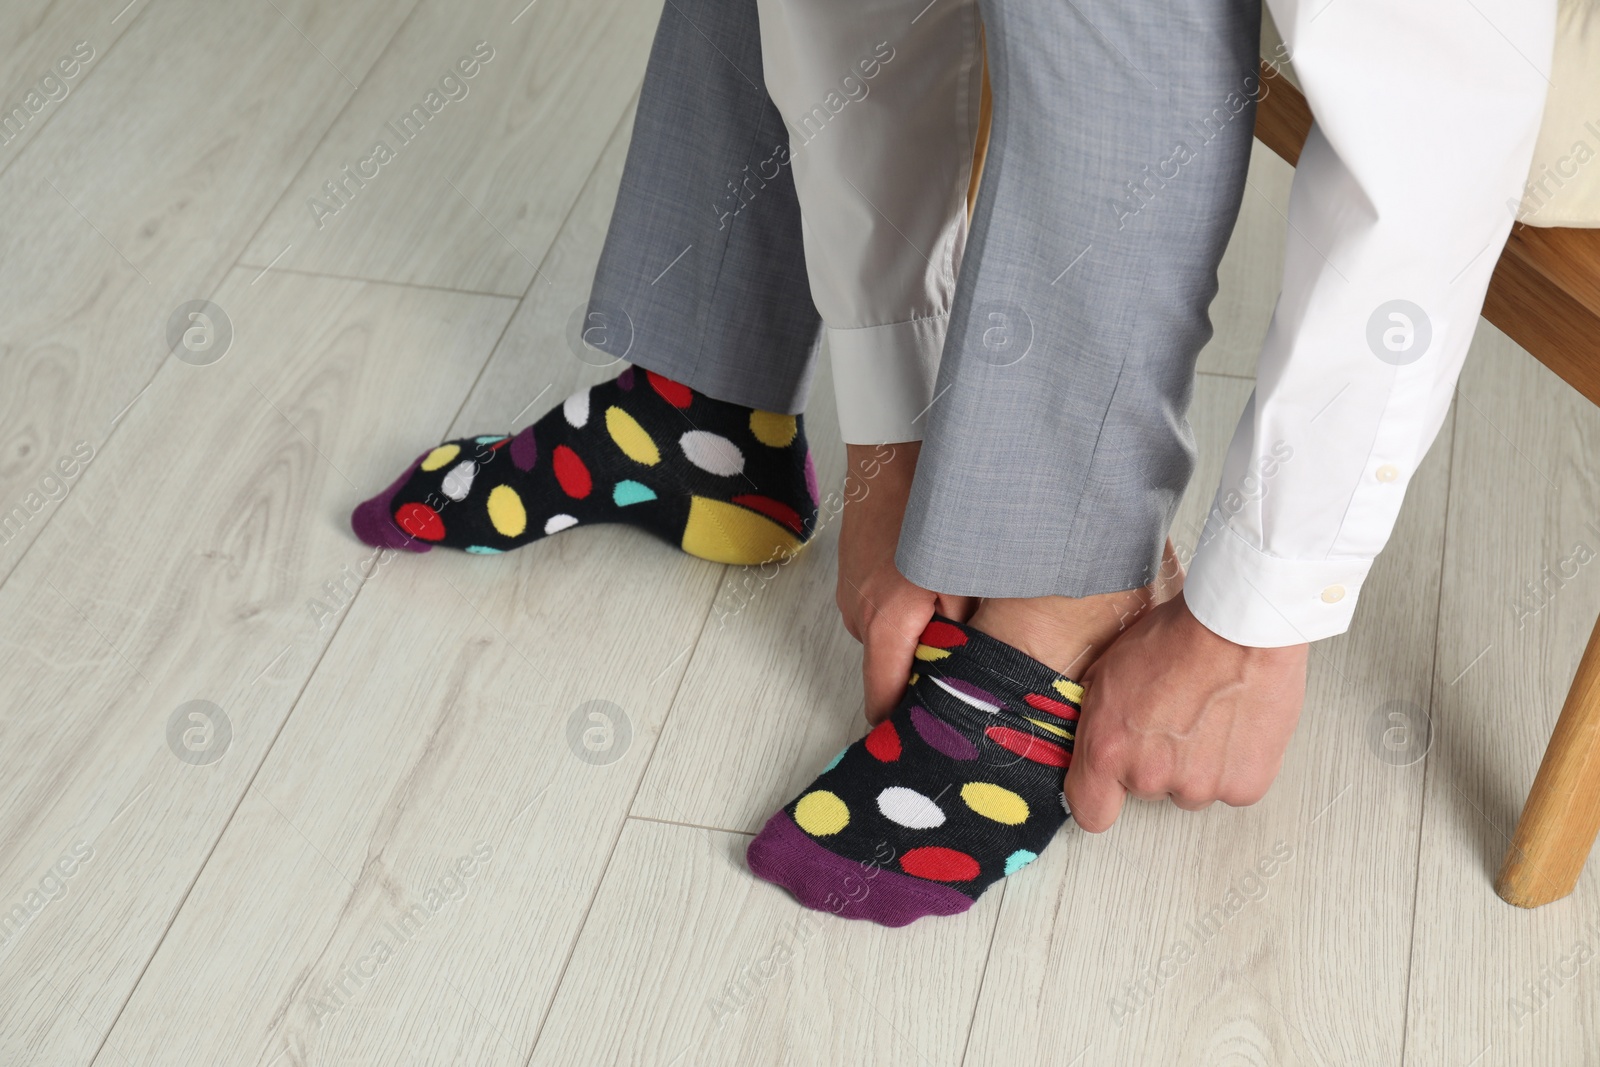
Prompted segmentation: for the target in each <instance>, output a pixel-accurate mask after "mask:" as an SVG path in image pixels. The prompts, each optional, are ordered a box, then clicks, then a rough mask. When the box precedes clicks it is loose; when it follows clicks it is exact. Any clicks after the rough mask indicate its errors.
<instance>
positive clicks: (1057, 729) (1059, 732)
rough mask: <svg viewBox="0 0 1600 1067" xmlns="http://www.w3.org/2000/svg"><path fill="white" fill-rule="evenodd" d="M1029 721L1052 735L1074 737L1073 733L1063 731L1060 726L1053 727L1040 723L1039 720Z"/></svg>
mask: <svg viewBox="0 0 1600 1067" xmlns="http://www.w3.org/2000/svg"><path fill="white" fill-rule="evenodd" d="M1028 721H1029V722H1031V723H1033V725H1035V726H1037V727H1038V728H1039V729H1041V730H1047V731H1049V732H1050V733H1053V734H1055V735H1056V736H1057V737H1071V736H1072V731H1070V730H1063V729H1062V728H1061V727H1059V726H1051V725H1050V724H1049V723H1047V722H1040V721H1039V720H1038V719H1029V720H1028Z"/></svg>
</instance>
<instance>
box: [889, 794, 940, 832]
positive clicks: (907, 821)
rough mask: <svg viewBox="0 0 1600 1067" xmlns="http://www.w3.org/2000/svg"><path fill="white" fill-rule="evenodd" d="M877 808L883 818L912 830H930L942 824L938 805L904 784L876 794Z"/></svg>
mask: <svg viewBox="0 0 1600 1067" xmlns="http://www.w3.org/2000/svg"><path fill="white" fill-rule="evenodd" d="M878 810H879V811H881V812H883V815H884V818H886V819H890V820H892V821H894V822H897V823H899V824H900V825H901V826H906V827H910V828H911V829H913V830H931V829H933V828H934V827H935V826H943V825H944V812H942V811H940V810H939V805H937V804H935V803H934V802H933V801H931V800H929V799H928V798H927V797H925V796H923V795H922V794H921V793H919V792H917V791H916V790H915V789H907V788H905V787H904V786H900V785H892V786H890V787H889V788H888V789H885V790H884V791H883V792H881V793H879V794H878Z"/></svg>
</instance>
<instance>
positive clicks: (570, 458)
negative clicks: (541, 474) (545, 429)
mask: <svg viewBox="0 0 1600 1067" xmlns="http://www.w3.org/2000/svg"><path fill="white" fill-rule="evenodd" d="M550 464H551V466H553V467H554V468H555V471H556V481H558V482H560V483H561V491H562V492H563V493H566V494H567V495H568V496H570V497H574V498H576V499H578V500H582V499H583V498H584V497H586V496H588V495H589V490H591V489H593V488H594V480H593V479H592V478H590V477H589V468H588V467H585V466H584V465H583V460H581V459H579V458H578V454H577V453H576V452H574V451H573V450H572V449H570V448H568V447H567V446H566V445H556V449H555V451H554V452H552V453H551V454H550Z"/></svg>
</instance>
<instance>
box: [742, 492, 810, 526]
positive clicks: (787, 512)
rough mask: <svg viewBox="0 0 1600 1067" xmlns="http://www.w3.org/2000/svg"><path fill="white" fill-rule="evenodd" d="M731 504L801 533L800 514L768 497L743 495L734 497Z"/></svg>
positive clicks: (753, 494) (752, 494)
mask: <svg viewBox="0 0 1600 1067" xmlns="http://www.w3.org/2000/svg"><path fill="white" fill-rule="evenodd" d="M733 502H734V503H735V504H738V505H739V506H740V507H743V508H749V509H750V510H751V511H759V512H760V513H761V514H763V515H765V516H766V517H767V518H769V519H771V520H772V521H773V522H781V523H782V524H783V525H785V526H787V527H789V529H791V530H793V531H794V532H795V533H800V532H801V522H800V513H799V512H798V511H796V510H795V509H794V508H791V507H790V506H789V505H788V504H785V503H783V502H782V501H779V500H774V499H772V498H771V497H770V496H757V495H756V494H755V493H745V494H744V495H742V496H736V497H734V498H733Z"/></svg>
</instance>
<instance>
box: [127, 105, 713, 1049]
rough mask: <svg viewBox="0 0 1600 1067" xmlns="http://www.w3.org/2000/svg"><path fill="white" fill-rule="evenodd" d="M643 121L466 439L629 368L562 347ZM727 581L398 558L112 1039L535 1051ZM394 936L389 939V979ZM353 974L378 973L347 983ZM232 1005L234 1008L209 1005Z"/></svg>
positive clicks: (602, 560) (320, 677)
mask: <svg viewBox="0 0 1600 1067" xmlns="http://www.w3.org/2000/svg"><path fill="white" fill-rule="evenodd" d="M630 131H631V127H630V125H629V124H628V123H626V122H624V123H622V124H621V125H619V126H617V127H616V128H615V129H614V130H613V131H612V136H611V141H610V144H609V145H608V148H607V151H606V153H605V155H604V156H603V157H602V160H601V163H600V165H599V166H598V167H597V168H596V169H595V173H594V174H593V176H592V177H591V181H590V184H589V187H588V189H587V190H586V192H585V195H584V197H583V198H582V199H581V200H580V202H579V204H578V206H577V207H576V208H575V210H574V212H573V214H572V216H571V217H570V218H569V219H568V221H567V225H566V226H565V227H564V228H563V230H562V232H561V235H560V237H559V239H558V240H557V242H556V244H555V247H554V248H553V249H552V253H551V256H550V257H549V258H548V259H547V260H546V261H545V262H544V263H543V264H542V266H541V270H542V271H543V272H544V273H546V274H547V275H549V276H550V277H551V278H552V279H555V280H554V281H553V282H552V286H551V292H550V294H549V295H548V296H547V295H546V294H545V291H544V290H543V288H542V287H541V288H539V289H536V291H535V294H534V295H531V296H530V297H529V299H528V300H527V301H525V302H524V303H523V304H522V306H521V307H520V308H519V311H518V314H517V322H516V323H515V324H514V325H512V326H511V327H509V328H508V329H507V331H506V333H505V335H504V337H503V338H502V340H501V342H500V344H499V347H498V348H497V350H496V354H495V357H494V360H495V363H496V364H498V365H497V366H496V367H493V368H491V369H490V370H489V371H487V372H486V373H485V374H484V375H483V376H482V377H481V378H480V379H479V380H478V382H477V385H476V388H475V391H474V394H473V399H472V400H471V401H470V402H469V403H468V404H467V405H466V407H465V408H464V410H463V411H462V413H461V415H460V416H459V418H458V419H457V420H456V424H455V426H454V427H453V428H452V430H451V434H452V435H456V434H468V433H472V432H474V431H488V430H492V429H496V428H499V429H504V428H506V427H507V426H508V425H510V424H511V422H512V420H514V419H516V417H517V410H518V409H519V408H521V407H524V406H526V405H527V404H528V403H529V399H530V394H532V395H537V389H535V386H536V385H537V386H539V388H543V386H551V388H550V389H549V390H548V392H547V393H546V395H545V397H544V398H541V399H540V400H539V401H538V402H537V404H536V412H537V413H542V412H543V411H544V410H546V409H547V408H549V407H552V406H554V405H555V404H556V403H559V401H560V399H561V398H562V397H564V396H565V395H566V393H567V391H569V390H570V389H572V388H575V387H577V385H578V384H579V383H580V382H586V381H589V380H593V379H595V378H596V377H605V376H609V375H611V374H614V373H615V370H614V369H612V368H599V367H594V366H590V365H589V364H586V363H583V362H582V361H580V360H578V359H576V358H574V357H573V356H572V354H571V353H570V352H568V351H567V350H566V348H565V346H564V339H563V335H564V330H565V325H566V321H567V318H568V315H567V311H569V310H570V308H569V307H568V301H569V299H570V298H571V297H572V296H573V294H575V293H577V292H578V291H580V290H581V289H583V288H585V287H586V285H587V279H588V277H589V276H590V275H591V274H592V272H593V269H594V264H595V261H596V259H597V258H598V255H599V249H600V243H601V240H602V238H603V236H604V230H605V221H606V219H607V218H608V217H609V214H610V208H611V204H612V202H613V200H614V198H615V194H616V187H617V183H618V181H619V179H620V175H621V170H622V164H623V159H624V156H625V152H626V147H627V141H628V134H629V133H630ZM270 277H273V276H271V275H269V278H270ZM282 277H284V278H295V277H296V276H295V275H289V274H285V275H282ZM262 284H266V283H265V282H263V283H262ZM315 284H320V285H341V284H349V283H339V282H331V281H327V280H322V279H317V280H315ZM378 288H387V287H378ZM470 380H471V379H470V378H464V379H463V382H466V381H470ZM541 383H542V384H541ZM394 421H395V422H396V423H397V424H398V427H399V429H398V430H397V431H395V433H393V434H390V435H386V437H385V440H383V441H380V442H374V444H373V446H372V447H373V450H374V451H376V452H382V453H385V454H386V458H387V463H388V467H387V468H386V469H385V470H386V473H385V474H384V475H382V476H380V477H379V478H377V479H375V480H374V481H373V482H372V483H371V484H372V485H373V486H374V487H376V486H377V485H379V484H381V483H382V482H384V481H387V480H388V477H389V473H391V472H392V470H393V469H394V468H395V467H398V466H400V465H403V464H404V463H405V462H406V460H407V459H408V458H410V457H411V456H412V455H415V454H416V453H417V452H418V451H420V450H421V449H422V448H424V447H426V446H427V445H428V444H431V443H432V442H433V441H434V440H436V436H435V435H434V434H433V433H432V432H430V431H427V430H426V427H425V426H424V425H423V424H422V423H421V422H419V421H418V420H415V419H409V418H397V419H395V420H394ZM522 421H526V417H524V418H523V420H522ZM402 434H403V435H404V437H405V438H406V440H405V443H404V444H403V445H401V446H398V449H397V448H396V447H393V446H392V445H391V441H390V439H391V438H392V437H394V436H399V435H402ZM722 570H723V568H721V567H720V566H717V565H713V564H710V563H706V562H704V561H701V560H695V559H691V558H689V557H687V556H684V555H683V554H682V553H681V552H678V551H676V550H675V549H674V548H672V547H671V546H669V545H666V544H663V543H660V542H657V541H655V540H653V539H651V538H649V537H647V536H646V535H644V534H641V533H639V532H638V531H634V530H628V529H621V528H612V527H605V528H598V529H591V530H585V531H581V532H578V533H575V534H568V535H566V536H563V537H560V538H555V539H553V540H551V541H548V542H544V543H541V544H539V545H535V546H532V547H530V548H528V549H525V550H523V551H520V552H517V553H512V554H509V555H506V556H499V557H494V558H483V557H476V556H468V555H465V554H458V553H449V552H436V553H433V554H431V555H429V556H427V557H425V558H422V559H417V558H414V557H404V558H400V559H397V560H395V561H393V562H390V563H388V564H387V565H386V566H385V567H384V568H383V570H382V571H381V575H382V577H381V578H377V579H374V580H372V581H371V582H370V583H369V584H368V585H367V586H365V587H363V590H362V592H361V595H360V597H359V598H358V599H357V600H356V602H355V605H354V606H353V607H352V608H350V609H349V613H348V614H349V619H348V622H347V623H346V624H345V628H344V629H342V630H341V633H342V634H344V635H345V636H344V637H343V639H342V640H338V641H336V642H335V643H334V645H333V646H332V647H331V648H330V649H329V650H328V653H327V655H326V656H325V657H324V658H323V659H322V661H321V664H320V666H319V668H318V670H317V673H316V676H315V678H314V679H313V680H312V682H311V684H310V685H309V687H308V688H307V689H306V692H305V694H304V696H303V697H302V698H301V699H300V701H299V703H298V705H297V707H296V711H295V714H294V716H293V718H292V720H291V721H290V722H289V724H288V725H287V726H285V727H284V729H283V731H282V734H281V736H280V737H279V739H278V740H277V742H276V744H275V745H274V748H273V751H272V754H271V756H270V758H269V760H268V761H267V763H266V765H265V766H264V767H263V769H262V771H261V774H260V776H259V778H258V779H257V781H256V783H255V786H254V788H253V789H252V790H251V792H250V794H249V796H248V797H247V798H246V800H245V802H244V804H243V805H242V806H241V808H240V813H239V816H238V818H237V819H236V820H235V822H234V824H233V825H232V826H230V828H229V831H228V833H227V835H226V836H225V837H224V838H223V840H222V841H221V842H220V843H219V845H218V847H217V849H216V852H215V854H214V855H213V857H212V858H211V860H210V862H209V863H208V864H207V866H206V870H205V872H204V874H203V875H202V877H201V879H200V881H199V882H198V884H197V885H196V886H195V889H194V890H193V892H192V893H191V894H190V896H189V898H188V900H187V902H186V903H185V907H184V909H183V912H182V913H181V914H180V916H179V917H178V920H177V921H176V923H175V924H174V926H173V929H172V932H171V934H170V936H169V937H168V938H167V939H166V941H165V942H164V943H163V945H162V947H161V951H160V952H159V953H157V955H156V958H155V959H154V960H153V961H152V963H151V965H150V968H149V970H148V972H147V973H146V975H145V977H144V979H143V980H142V981H141V982H140V985H139V988H138V990H137V991H136V992H135V994H134V996H133V998H132V1000H131V1001H130V1003H129V1006H128V1009H127V1011H126V1012H125V1013H124V1014H123V1016H122V1017H121V1019H120V1020H119V1022H118V1025H117V1028H116V1030H115V1031H114V1032H113V1033H112V1035H111V1042H112V1043H113V1044H114V1045H115V1047H116V1048H117V1049H119V1050H121V1051H122V1052H123V1053H124V1054H125V1055H128V1056H130V1057H132V1058H134V1059H141V1058H146V1057H151V1058H163V1057H166V1056H169V1055H172V1054H173V1052H172V1050H174V1049H179V1050H182V1051H183V1053H184V1054H185V1055H187V1056H191V1057H193V1058H194V1059H195V1060H197V1061H199V1060H206V1061H211V1060H215V1059H218V1058H222V1057H225V1056H229V1055H232V1053H233V1050H235V1049H243V1050H247V1057H248V1058H252V1059H251V1062H256V1060H255V1059H254V1057H259V1061H260V1062H267V1061H270V1060H271V1059H272V1058H273V1057H274V1056H277V1055H280V1054H285V1050H287V1053H286V1062H313V1063H316V1062H360V1061H363V1060H371V1061H374V1062H472V1063H504V1064H521V1063H523V1062H525V1061H526V1058H527V1056H528V1053H529V1051H530V1050H531V1048H532V1045H533V1038H534V1033H535V1031H536V1029H537V1027H538V1024H539V1021H540V1019H541V1018H542V1016H543V1014H544V1011H545V1009H546V1007H547V1006H548V1004H549V1002H550V1000H551V998H552V997H553V995H554V993H555V988H556V982H557V981H558V979H559V976H560V974H561V972H562V968H563V965H564V963H565V961H566V959H567V958H568V955H569V953H570V951H571V948H572V945H573V943H574V941H575V939H576V937H577V933H578V930H579V927H580V926H581V924H582V922H583V917H584V914H585V912H586V910H587V908H588V905H589V901H590V899H591V897H592V894H593V891H594V889H595V887H596V886H597V884H598V883H599V879H600V876H601V872H602V871H603V870H604V868H605V864H606V861H607V859H608V857H609V855H610V853H611V849H612V846H613V844H614V843H615V841H616V840H617V836H618V834H619V832H620V830H621V825H622V821H623V818H624V816H625V814H626V810H627V805H628V803H629V801H630V799H631V797H632V795H633V793H634V791H635V790H636V789H637V788H638V784H639V778H640V775H641V774H642V771H643V768H644V765H645V762H646V760H647V759H648V757H649V754H650V751H651V748H652V745H653V743H654V740H655V737H656V735H657V734H658V732H659V729H660V726H661V723H662V721H663V720H664V719H665V717H666V714H667V711H668V708H669V706H670V703H671V698H672V694H673V693H674V692H675V690H676V687H677V683H678V681H679V679H680V678H681V676H682V673H683V671H684V669H685V667H686V665H687V657H686V656H682V655H677V653H679V652H680V651H681V649H680V642H683V641H692V640H693V637H694V634H695V632H696V631H697V629H698V628H699V626H700V625H701V624H702V622H703V620H704V618H705V615H706V609H707V607H708V605H709V604H710V601H711V597H712V594H713V592H714V590H715V588H716V584H717V581H718V579H719V578H720V575H721V573H722ZM592 700H608V701H611V702H613V703H614V704H615V705H616V706H618V707H619V708H621V709H622V710H623V713H624V714H625V715H626V716H627V722H628V730H629V738H628V740H626V741H625V742H624V741H623V740H621V734H620V733H618V734H614V735H613V743H614V744H615V745H618V746H620V747H618V748H616V749H614V751H615V754H616V756H617V758H616V759H615V760H614V761H613V762H610V763H607V764H600V765H593V764H590V763H587V762H585V761H583V760H582V759H581V758H579V757H578V756H577V755H576V754H575V751H574V749H573V748H572V747H571V740H570V729H571V727H570V721H571V716H572V715H573V713H574V712H575V711H576V710H577V709H579V708H580V707H582V706H583V705H585V704H587V703H588V702H589V701H592ZM580 723H581V725H582V726H583V727H584V728H588V727H590V726H591V725H593V724H591V723H589V722H587V721H583V720H581V719H580ZM480 843H482V844H483V845H486V846H487V848H488V854H489V856H490V859H489V860H488V861H487V863H485V864H483V865H482V866H479V867H477V868H476V871H475V873H474V874H473V876H472V878H471V879H469V880H467V882H466V888H465V890H464V891H463V896H462V898H461V899H460V900H459V901H451V902H449V903H448V904H447V905H443V906H442V907H441V909H440V910H439V912H438V913H437V914H436V915H435V916H432V917H429V918H428V919H427V920H426V921H421V920H419V927H420V932H419V933H418V934H417V936H415V937H405V938H402V937H400V936H398V935H397V934H396V933H395V932H394V931H392V930H390V928H389V926H388V925H386V924H393V925H394V926H395V927H396V929H399V930H401V932H406V931H405V930H404V929H403V928H402V927H401V924H400V917H401V915H402V914H403V913H404V912H405V911H406V910H407V908H408V907H409V905H410V904H411V903H412V902H413V901H419V900H420V901H424V902H425V901H426V897H427V890H428V889H429V888H430V887H434V886H436V885H438V884H439V881H440V879H441V878H442V877H443V876H444V874H445V873H446V872H447V870H448V868H449V866H450V864H452V863H453V862H455V861H456V860H457V859H458V858H459V857H461V856H464V855H471V854H472V853H473V850H474V849H475V848H477V847H478V845H479V844H480ZM241 900H247V901H248V902H249V903H248V906H247V907H245V908H243V909H242V910H241V908H240V904H239V902H240V901H241ZM378 940H387V941H388V943H389V944H390V946H391V947H392V948H393V950H394V951H393V956H392V958H390V959H388V960H385V961H383V962H382V963H381V964H380V963H377V962H376V961H375V960H373V959H372V958H370V953H371V950H372V947H373V945H374V944H375V943H376V942H377V941H378ZM363 957H369V958H368V960H367V962H366V963H364V964H363V963H362V962H361V961H362V959H363ZM346 966H354V967H357V968H358V971H359V970H361V969H365V970H366V971H368V972H371V973H369V974H368V976H367V977H366V978H364V979H362V980H360V981H357V980H356V979H354V978H348V977H344V973H345V972H344V968H345V967H346ZM197 973H199V974H203V975H204V980H203V981H199V982H197V981H196V979H195V976H196V974H197ZM357 977H360V975H359V973H358V976H357ZM341 982H343V983H344V984H345V987H346V988H345V990H344V992H342V993H338V992H332V990H336V989H337V987H338V985H339V983H341ZM218 1002H221V1003H227V1004H228V1005H230V1007H229V1010H227V1011H224V1012H217V1011H213V1010H210V1008H209V1007H208V1005H211V1004H214V1003H218ZM102 1061H103V1062H104V1063H106V1064H108V1065H110V1064H114V1063H116V1062H118V1061H117V1059H116V1058H115V1057H113V1056H112V1055H110V1054H109V1053H108V1054H106V1055H104V1056H103V1057H102Z"/></svg>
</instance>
